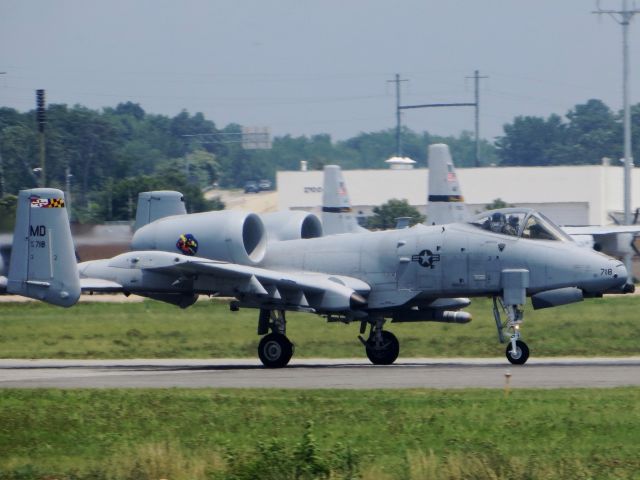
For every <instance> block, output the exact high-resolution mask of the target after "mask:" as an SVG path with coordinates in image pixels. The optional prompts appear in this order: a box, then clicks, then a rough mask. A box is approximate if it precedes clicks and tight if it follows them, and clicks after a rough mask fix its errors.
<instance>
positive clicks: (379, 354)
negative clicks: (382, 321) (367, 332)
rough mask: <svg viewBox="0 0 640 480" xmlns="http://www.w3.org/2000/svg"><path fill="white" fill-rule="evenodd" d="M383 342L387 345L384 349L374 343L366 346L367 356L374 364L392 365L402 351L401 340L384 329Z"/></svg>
mask: <svg viewBox="0 0 640 480" xmlns="http://www.w3.org/2000/svg"><path fill="white" fill-rule="evenodd" d="M382 342H383V343H384V345H385V348H383V349H377V348H375V347H374V346H373V345H372V346H368V345H367V347H365V351H366V352H367V357H368V358H369V360H370V361H371V363H373V364H374V365H391V364H392V363H393V362H395V361H396V359H397V358H398V354H399V353H400V342H398V339H397V338H396V336H395V335H394V334H393V333H391V332H389V331H387V330H383V331H382Z"/></svg>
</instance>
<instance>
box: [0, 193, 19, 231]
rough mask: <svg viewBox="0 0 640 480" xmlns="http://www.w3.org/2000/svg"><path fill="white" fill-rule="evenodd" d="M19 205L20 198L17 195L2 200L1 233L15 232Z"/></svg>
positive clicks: (0, 210)
mask: <svg viewBox="0 0 640 480" xmlns="http://www.w3.org/2000/svg"><path fill="white" fill-rule="evenodd" d="M17 205H18V197H16V196H15V195H5V196H4V197H2V198H0V232H10V231H13V226H14V223H15V218H16V207H17Z"/></svg>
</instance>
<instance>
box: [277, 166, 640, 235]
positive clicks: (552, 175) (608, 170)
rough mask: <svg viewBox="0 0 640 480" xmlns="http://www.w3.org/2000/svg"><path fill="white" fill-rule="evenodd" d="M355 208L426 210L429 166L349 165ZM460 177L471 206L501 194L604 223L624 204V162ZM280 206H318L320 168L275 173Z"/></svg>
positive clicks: (571, 221)
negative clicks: (403, 203)
mask: <svg viewBox="0 0 640 480" xmlns="http://www.w3.org/2000/svg"><path fill="white" fill-rule="evenodd" d="M343 173H344V177H345V182H346V184H347V189H348V191H349V195H350V197H351V203H352V205H353V207H354V210H355V212H356V213H358V214H360V215H362V216H367V215H370V212H371V209H372V208H373V207H374V206H378V205H381V204H383V203H385V202H386V201H388V200H389V199H392V198H398V199H406V200H407V201H408V202H409V203H410V204H411V205H414V206H416V207H418V209H419V210H421V211H422V212H423V213H424V211H425V204H426V199H427V182H428V175H429V171H428V170H427V169H424V168H422V169H412V170H406V169H393V170H392V169H384V170H345V171H344V172H343ZM457 174H458V179H459V180H460V186H461V189H462V193H463V195H464V197H465V200H466V203H467V204H468V205H469V207H470V211H471V212H475V211H480V210H483V209H484V207H485V205H487V204H489V203H492V202H493V201H494V200H495V199H497V198H500V199H502V200H504V201H505V202H507V203H509V204H513V205H516V206H522V207H531V208H535V209H538V210H540V211H541V212H543V213H545V214H546V215H548V216H549V217H550V218H551V219H552V220H554V221H555V222H557V223H559V224H561V225H587V224H589V225H605V224H609V223H612V222H611V219H610V218H609V214H610V213H612V212H620V211H622V210H623V208H624V206H623V187H622V185H623V168H622V167H621V166H609V165H590V166H561V167H487V168H459V169H457ZM277 182H278V208H279V209H288V208H291V209H302V210H311V211H317V210H318V207H319V206H321V203H322V171H305V172H302V171H283V172H278V174H277ZM632 185H633V187H632V207H633V208H634V209H635V208H637V207H640V172H639V171H638V170H634V172H633V177H632Z"/></svg>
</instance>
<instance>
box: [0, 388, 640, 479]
mask: <svg viewBox="0 0 640 480" xmlns="http://www.w3.org/2000/svg"><path fill="white" fill-rule="evenodd" d="M35 478H38V479H49V480H50V479H65V478H66V479H72V478H73V479H85V478H86V479H112V478H113V479H115V478H118V479H121V478H122V479H132V480H133V479H135V480H142V479H160V478H167V479H192V480H197V479H204V478H213V479H216V478H219V479H252V478H259V479H274V480H276V479H278V480H281V479H293V478H363V479H407V480H414V479H427V478H433V479H473V478H477V479H480V478H482V479H484V478H494V479H507V478H513V479H516V478H517V479H543V478H548V479H587V478H597V479H608V478H611V479H613V478H616V479H623V478H640V389H637V388H623V389H601V390H518V391H514V392H512V393H511V395H510V396H509V397H508V398H505V396H504V394H503V392H502V391H500V390H458V391H431V390H397V391H357V392H354V391H328V390H315V391H281V390H233V391H232V390H175V389H174V390H153V391H150V390H120V391H117V390H107V391H104V390H101V391H97V390H4V391H1V392H0V479H3V480H8V479H12V480H18V479H20V480H26V479H35Z"/></svg>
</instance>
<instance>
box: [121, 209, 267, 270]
mask: <svg viewBox="0 0 640 480" xmlns="http://www.w3.org/2000/svg"><path fill="white" fill-rule="evenodd" d="M266 246H267V235H266V231H265V228H264V225H263V223H262V220H260V217H258V215H256V214H255V213H248V212H239V211H222V212H204V213H193V214H189V215H177V216H173V217H167V218H162V219H160V220H156V221H155V222H153V223H150V224H148V225H145V226H144V227H142V228H140V229H139V230H138V231H136V233H135V234H134V236H133V240H132V242H131V248H132V249H133V250H161V251H164V252H176V253H181V254H183V255H194V256H198V257H204V258H210V259H214V260H222V261H226V262H233V263H239V264H243V265H255V264H258V263H260V262H261V261H262V259H263V258H264V255H265V252H266Z"/></svg>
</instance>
